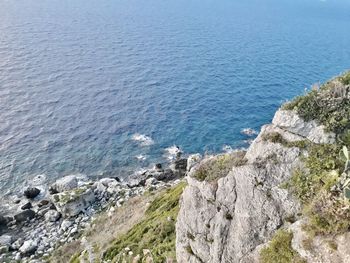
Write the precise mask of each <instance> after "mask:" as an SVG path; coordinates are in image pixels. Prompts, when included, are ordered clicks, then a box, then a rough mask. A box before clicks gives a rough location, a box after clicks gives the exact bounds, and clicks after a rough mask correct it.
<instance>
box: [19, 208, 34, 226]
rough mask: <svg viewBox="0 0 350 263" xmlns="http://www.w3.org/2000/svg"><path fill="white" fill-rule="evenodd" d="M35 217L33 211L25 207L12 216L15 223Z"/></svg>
mask: <svg viewBox="0 0 350 263" xmlns="http://www.w3.org/2000/svg"><path fill="white" fill-rule="evenodd" d="M34 217H35V212H34V211H33V210H31V209H26V210H24V211H21V212H19V213H17V214H15V216H14V218H15V220H16V222H17V223H22V222H25V221H27V220H30V219H32V218H34Z"/></svg>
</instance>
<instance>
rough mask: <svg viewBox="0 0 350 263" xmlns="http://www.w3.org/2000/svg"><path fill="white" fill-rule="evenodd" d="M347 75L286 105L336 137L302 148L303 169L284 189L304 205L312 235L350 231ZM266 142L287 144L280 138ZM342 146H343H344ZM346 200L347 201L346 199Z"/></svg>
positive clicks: (308, 229) (275, 136)
mask: <svg viewBox="0 0 350 263" xmlns="http://www.w3.org/2000/svg"><path fill="white" fill-rule="evenodd" d="M349 85H350V72H348V73H346V74H344V75H342V76H340V77H337V78H335V79H333V80H331V81H329V82H327V83H325V84H324V85H322V86H321V87H320V88H316V89H313V90H311V91H310V92H309V93H307V94H306V95H304V96H300V97H297V98H296V99H294V100H293V101H291V102H289V103H287V104H285V105H284V106H283V107H284V109H286V110H295V111H296V112H297V113H298V114H299V116H301V117H302V118H303V119H305V120H306V121H310V120H316V121H317V122H318V123H320V124H323V125H324V126H325V127H326V129H327V131H331V132H334V133H335V134H336V138H337V141H336V143H334V144H312V143H307V144H305V148H306V149H307V151H308V154H307V156H305V157H303V161H304V165H305V167H303V168H299V169H297V170H296V171H294V174H293V176H292V178H291V179H290V180H289V181H288V182H287V183H286V186H287V187H288V188H289V189H290V190H292V192H293V193H294V194H295V196H296V197H297V198H298V199H299V200H300V201H301V202H302V204H303V214H304V215H306V216H307V217H308V218H309V222H308V224H307V225H306V226H305V229H306V230H307V231H308V232H309V233H310V234H311V236H313V235H328V234H338V233H343V232H345V231H348V230H349V229H350V201H349V198H350V173H349V162H348V160H349V153H348V151H347V149H348V148H347V147H346V146H349V145H350V99H349V92H350V91H349V89H350V87H349ZM267 140H270V141H274V142H279V143H282V144H286V142H285V140H284V139H283V138H282V136H279V135H278V134H272V135H270V136H268V138H267ZM344 145H345V146H344ZM347 197H349V198H347Z"/></svg>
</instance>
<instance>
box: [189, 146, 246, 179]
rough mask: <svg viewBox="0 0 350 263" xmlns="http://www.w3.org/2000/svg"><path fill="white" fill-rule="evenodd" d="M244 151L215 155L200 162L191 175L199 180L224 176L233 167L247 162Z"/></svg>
mask: <svg viewBox="0 0 350 263" xmlns="http://www.w3.org/2000/svg"><path fill="white" fill-rule="evenodd" d="M245 154H246V152H244V151H239V152H234V153H229V154H222V155H219V156H216V157H214V158H212V159H210V160H207V161H206V162H204V163H202V164H201V165H200V166H199V167H198V169H197V170H196V172H195V173H194V174H193V177H194V178H196V179H197V180H199V181H208V182H211V181H215V180H217V179H219V178H221V177H224V176H226V175H227V174H228V173H229V172H230V170H231V169H232V168H233V167H235V166H236V167H237V166H242V165H245V164H246V163H247V159H246V158H245Z"/></svg>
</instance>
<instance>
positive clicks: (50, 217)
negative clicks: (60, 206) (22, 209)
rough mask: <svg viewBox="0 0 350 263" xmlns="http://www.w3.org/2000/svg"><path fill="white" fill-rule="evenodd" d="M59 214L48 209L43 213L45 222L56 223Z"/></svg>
mask: <svg viewBox="0 0 350 263" xmlns="http://www.w3.org/2000/svg"><path fill="white" fill-rule="evenodd" d="M60 217H61V214H60V213H59V212H58V211H56V210H53V209H50V210H49V211H47V212H46V213H45V220H46V221H48V222H56V221H57V220H58V219H60Z"/></svg>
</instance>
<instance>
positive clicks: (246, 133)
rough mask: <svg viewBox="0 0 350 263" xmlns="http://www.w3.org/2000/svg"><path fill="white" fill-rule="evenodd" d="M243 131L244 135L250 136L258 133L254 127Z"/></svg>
mask: <svg viewBox="0 0 350 263" xmlns="http://www.w3.org/2000/svg"><path fill="white" fill-rule="evenodd" d="M241 133H242V134H244V135H248V136H254V135H258V131H256V130H254V129H252V128H244V129H242V130H241Z"/></svg>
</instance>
